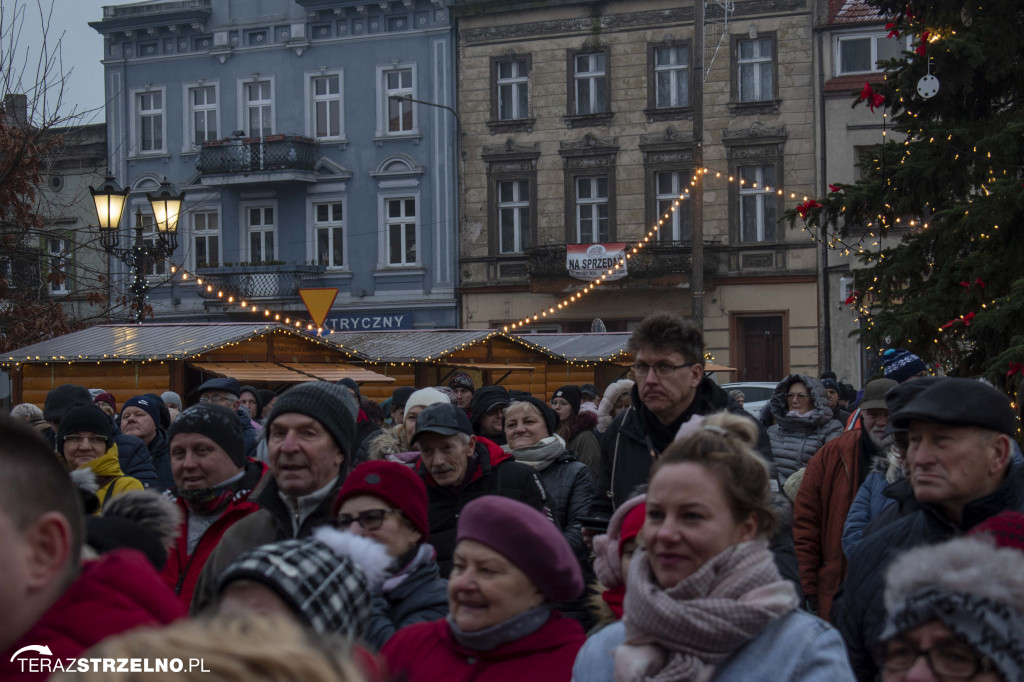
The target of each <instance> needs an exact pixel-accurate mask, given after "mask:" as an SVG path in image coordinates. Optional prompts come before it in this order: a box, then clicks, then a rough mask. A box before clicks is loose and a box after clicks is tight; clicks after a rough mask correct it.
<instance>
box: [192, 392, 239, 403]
mask: <svg viewBox="0 0 1024 682" xmlns="http://www.w3.org/2000/svg"><path fill="white" fill-rule="evenodd" d="M199 402H201V403H231V402H234V401H233V400H232V399H231V398H225V397H224V396H222V395H216V394H210V393H204V394H203V395H201V396H200V397H199Z"/></svg>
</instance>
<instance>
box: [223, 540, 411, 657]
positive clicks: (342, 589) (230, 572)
mask: <svg viewBox="0 0 1024 682" xmlns="http://www.w3.org/2000/svg"><path fill="white" fill-rule="evenodd" d="M390 564H391V557H389V556H388V553H387V548H385V547H384V545H381V544H379V543H377V542H374V541H373V540H370V539H369V538H364V537H361V536H358V535H354V534H352V533H342V532H341V531H338V530H335V529H334V528H330V527H322V528H318V529H317V531H316V532H315V533H314V534H313V537H311V538H301V539H297V540H284V541H282V542H275V543H273V544H270V545H264V546H262V547H257V548H256V549H253V550H250V551H248V552H246V553H244V554H242V555H241V556H240V557H238V559H236V560H235V562H234V563H233V564H231V565H230V566H228V568H227V569H226V570H225V571H224V573H223V575H221V578H220V583H219V585H218V590H217V591H218V593H219V594H223V593H224V590H225V589H227V587H228V586H229V585H230V584H231V583H232V582H235V581H237V580H251V581H254V582H257V583H260V584H261V585H264V586H266V587H268V588H270V589H271V590H273V591H274V592H275V593H276V594H277V595H278V596H279V597H281V599H283V600H284V602H285V603H286V604H288V606H289V607H290V608H291V609H292V611H294V612H295V615H297V616H298V617H299V619H300V620H302V621H303V622H304V623H305V624H307V625H309V626H310V627H312V628H313V630H314V631H316V632H317V633H319V634H322V635H328V634H340V635H346V636H349V637H358V636H361V635H362V634H363V633H362V629H363V626H364V625H365V623H366V622H367V621H368V620H369V617H370V594H371V592H373V591H375V590H376V588H377V587H378V586H379V585H380V584H381V583H382V582H383V581H384V579H385V578H386V577H387V572H388V568H389V566H390Z"/></svg>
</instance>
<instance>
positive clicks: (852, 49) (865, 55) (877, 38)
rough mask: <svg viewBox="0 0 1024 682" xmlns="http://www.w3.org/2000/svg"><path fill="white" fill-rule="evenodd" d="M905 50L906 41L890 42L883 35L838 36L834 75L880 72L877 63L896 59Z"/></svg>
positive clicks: (906, 47) (906, 46)
mask: <svg viewBox="0 0 1024 682" xmlns="http://www.w3.org/2000/svg"><path fill="white" fill-rule="evenodd" d="M906 49H908V45H907V43H906V41H903V40H890V39H889V38H888V37H887V36H886V35H885V34H879V35H847V36H843V35H841V36H838V37H837V38H836V75H837V76H844V75H847V74H854V73H877V72H880V71H882V69H881V68H879V66H878V62H879V61H886V60H889V59H897V58H899V56H900V54H901V52H902V51H903V50H906Z"/></svg>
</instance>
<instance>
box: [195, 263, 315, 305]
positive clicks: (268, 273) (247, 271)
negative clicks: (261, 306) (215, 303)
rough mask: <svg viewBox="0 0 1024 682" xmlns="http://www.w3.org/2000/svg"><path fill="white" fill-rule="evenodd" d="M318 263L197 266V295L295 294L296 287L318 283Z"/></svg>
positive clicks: (275, 296)
mask: <svg viewBox="0 0 1024 682" xmlns="http://www.w3.org/2000/svg"><path fill="white" fill-rule="evenodd" d="M325 269H326V268H324V266H322V265H259V264H256V265H248V266H236V267H214V268H210V267H200V268H197V270H196V273H197V274H198V275H199V276H200V277H201V278H202V280H203V284H202V285H201V287H200V290H199V295H200V296H202V297H203V298H207V299H215V298H217V292H218V291H220V292H223V293H224V297H225V298H226V297H227V296H235V297H238V298H245V299H253V300H260V299H287V298H297V297H298V296H299V289H302V288H304V287H311V286H318V285H319V284H320V283H321V280H322V277H323V273H324V270H325Z"/></svg>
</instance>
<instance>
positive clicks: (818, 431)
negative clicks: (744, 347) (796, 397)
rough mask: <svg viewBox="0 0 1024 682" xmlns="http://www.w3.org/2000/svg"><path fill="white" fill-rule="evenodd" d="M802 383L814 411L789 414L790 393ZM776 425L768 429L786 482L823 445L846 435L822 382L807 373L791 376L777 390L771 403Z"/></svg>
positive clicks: (770, 408)
mask: <svg viewBox="0 0 1024 682" xmlns="http://www.w3.org/2000/svg"><path fill="white" fill-rule="evenodd" d="M797 382H801V383H803V384H804V385H805V386H807V390H808V391H809V392H810V394H811V404H812V405H813V407H812V408H811V410H810V412H807V413H806V414H802V415H789V414H788V411H789V406H788V404H787V402H786V393H788V392H789V387H790V386H792V385H793V384H794V383H797ZM768 409H769V410H770V411H771V414H772V416H773V417H774V418H775V424H773V425H772V426H770V427H769V428H768V439H769V440H770V441H771V444H772V457H773V458H774V460H775V468H776V469H777V471H778V473H779V476H780V477H781V479H782V480H783V481H785V480H786V479H787V478H789V477H790V476H792V475H793V474H795V473H796V472H797V470H798V469H801V468H803V467H805V466H807V462H809V461H810V460H811V457H813V456H814V453H816V452H817V451H818V450H820V449H821V446H822V445H824V444H825V443H827V442H829V441H830V440H832V439H833V438H835V437H836V436H839V435H841V434H842V433H843V425H842V424H841V423H840V422H839V421H837V420H835V419H833V418H832V409H831V408H830V407H829V406H828V396H827V395H825V387H824V386H822V385H821V382H820V381H818V380H817V379H815V378H813V377H809V376H807V375H805V374H790V375H789V376H788V377H786V378H785V379H783V380H782V381H780V382H779V385H778V386H776V387H775V394H774V395H773V396H772V398H771V400H770V401H769V402H768Z"/></svg>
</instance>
